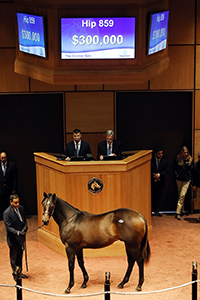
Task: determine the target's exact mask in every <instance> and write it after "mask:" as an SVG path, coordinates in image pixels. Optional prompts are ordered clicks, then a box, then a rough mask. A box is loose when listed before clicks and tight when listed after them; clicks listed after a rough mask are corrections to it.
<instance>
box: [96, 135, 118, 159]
mask: <svg viewBox="0 0 200 300" xmlns="http://www.w3.org/2000/svg"><path fill="white" fill-rule="evenodd" d="M114 138H115V133H114V131H112V130H108V131H107V132H106V140H105V141H102V142H100V143H99V144H98V154H97V159H98V160H103V159H104V156H109V155H110V156H117V158H118V159H121V158H122V144H121V142H120V141H116V140H115V139H114Z"/></svg>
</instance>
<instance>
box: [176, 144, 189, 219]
mask: <svg viewBox="0 0 200 300" xmlns="http://www.w3.org/2000/svg"><path fill="white" fill-rule="evenodd" d="M193 167H194V161H193V158H192V157H191V155H190V152H189V150H188V148H187V147H185V146H183V148H182V149H181V151H180V153H179V155H178V156H177V157H176V160H175V162H174V166H173V172H174V175H175V178H176V183H177V188H178V194H179V199H178V203H177V207H176V217H175V218H177V220H181V213H182V211H183V205H184V200H185V196H186V193H187V190H188V188H189V186H190V184H192V172H193Z"/></svg>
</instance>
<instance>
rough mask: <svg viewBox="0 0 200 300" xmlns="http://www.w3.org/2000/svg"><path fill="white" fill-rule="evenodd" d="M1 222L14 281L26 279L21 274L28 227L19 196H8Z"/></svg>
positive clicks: (25, 276)
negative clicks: (5, 236) (19, 278)
mask: <svg viewBox="0 0 200 300" xmlns="http://www.w3.org/2000/svg"><path fill="white" fill-rule="evenodd" d="M3 220H4V223H5V226H6V231H7V243H8V246H9V248H10V264H11V268H12V270H13V273H12V274H13V276H14V279H15V280H16V279H17V278H18V276H20V277H22V278H28V276H27V275H24V274H21V270H22V257H23V250H24V242H25V235H26V232H27V230H28V226H27V221H26V217H25V211H24V207H23V206H22V205H19V196H18V195H17V194H13V195H11V196H10V206H9V207H8V208H7V209H6V210H5V211H4V213H3Z"/></svg>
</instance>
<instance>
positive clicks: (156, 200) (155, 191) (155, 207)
mask: <svg viewBox="0 0 200 300" xmlns="http://www.w3.org/2000/svg"><path fill="white" fill-rule="evenodd" d="M162 194H163V188H162V187H160V185H159V184H158V183H156V182H155V183H154V184H153V186H152V190H151V205H152V211H153V212H155V213H158V212H159V210H160V205H161V199H162Z"/></svg>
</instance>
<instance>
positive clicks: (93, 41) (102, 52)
mask: <svg viewBox="0 0 200 300" xmlns="http://www.w3.org/2000/svg"><path fill="white" fill-rule="evenodd" d="M129 58H132V59H133V58H135V17H128V18H61V59H129Z"/></svg>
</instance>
